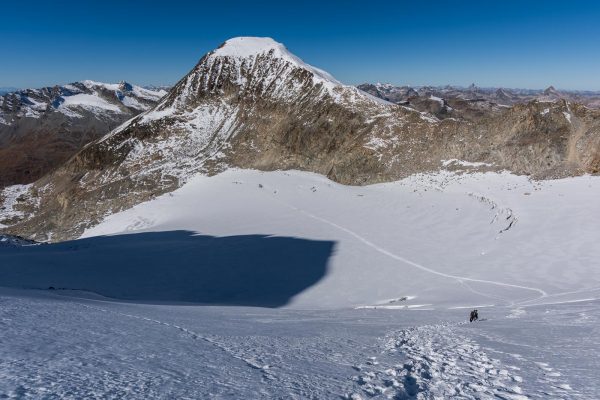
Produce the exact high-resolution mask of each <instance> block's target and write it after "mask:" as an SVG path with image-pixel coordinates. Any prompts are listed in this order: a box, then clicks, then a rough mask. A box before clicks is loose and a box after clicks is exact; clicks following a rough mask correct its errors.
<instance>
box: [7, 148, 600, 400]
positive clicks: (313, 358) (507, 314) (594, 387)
mask: <svg viewBox="0 0 600 400" xmlns="http://www.w3.org/2000/svg"><path fill="white" fill-rule="evenodd" d="M452 164H453V167H462V168H464V169H465V171H466V170H470V169H471V168H473V167H474V166H473V165H470V164H469V163H463V162H461V161H460V160H452ZM599 196H600V178H599V177H592V176H582V177H577V178H569V179H562V180H553V181H541V182H538V181H530V180H529V179H528V178H527V177H524V176H515V175H512V174H509V173H491V172H487V173H475V172H472V173H462V172H461V171H453V172H450V171H440V172H438V173H434V174H420V175H415V176H411V177H409V178H407V179H404V180H402V181H398V182H392V183H385V184H378V185H371V186H366V187H351V186H343V185H339V184H336V183H334V182H332V181H330V180H328V179H326V178H325V177H322V176H319V175H316V174H311V173H306V172H298V171H287V172H284V171H276V172H259V171H248V170H235V169H233V170H228V171H226V172H224V173H222V174H219V175H216V176H213V177H206V176H196V177H194V178H192V179H190V180H189V182H188V183H187V184H186V185H184V186H183V187H182V188H180V189H178V190H176V191H174V192H172V193H170V194H166V195H164V196H161V197H158V198H156V199H154V200H151V201H149V202H147V203H143V204H140V205H138V206H136V207H134V208H132V209H129V210H127V211H124V212H121V213H117V214H114V215H111V216H108V217H107V218H106V219H105V220H104V221H103V222H102V223H100V224H99V225H97V226H96V227H94V228H92V229H89V230H87V231H86V232H85V233H84V235H83V237H82V238H81V239H80V240H76V241H71V242H65V243H58V244H42V245H26V246H15V245H6V246H1V247H0V286H4V288H3V289H0V306H1V307H0V324H1V326H0V328H1V330H0V332H2V333H0V340H1V341H2V343H3V346H0V357H1V358H0V359H1V360H2V362H1V363H0V376H2V379H0V395H1V396H4V397H8V398H83V397H85V398H123V397H126V398H144V399H145V398H297V399H304V398H348V399H365V398H381V399H385V398H395V399H442V398H453V397H456V398H465V399H492V398H503V399H526V398H538V399H547V398H552V399H555V398H556V399H558V398H563V399H579V398H581V399H596V398H598V397H599V396H600V385H599V383H598V379H597V371H598V368H599V367H600V365H599V364H600V357H599V356H600V354H599V353H600V335H599V334H600V331H599V329H600V328H599V325H598V322H599V318H600V300H599V298H600V266H599V265H598V260H600V246H598V245H597V243H598V240H599V239H600V202H598V200H597V199H598V198H599ZM25 289H27V290H25ZM225 305H228V306H225ZM248 306H254V307H248ZM472 308H478V309H479V315H480V318H482V320H481V321H478V322H475V323H468V314H469V311H470V310H471V309H472Z"/></svg>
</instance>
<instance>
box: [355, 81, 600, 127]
mask: <svg viewBox="0 0 600 400" xmlns="http://www.w3.org/2000/svg"><path fill="white" fill-rule="evenodd" d="M358 88H359V89H361V90H364V91H365V92H367V93H369V94H371V95H373V96H376V97H379V98H381V99H384V100H387V101H390V102H392V103H396V104H402V105H406V106H411V107H414V108H416V109H418V110H421V111H427V112H431V113H433V114H435V115H436V117H438V118H442V119H443V118H449V117H458V116H462V117H467V118H468V116H469V115H470V114H471V113H470V112H469V111H474V110H477V109H481V108H482V104H481V103H485V104H484V105H483V106H484V107H492V106H494V105H497V106H513V105H515V104H525V103H528V102H531V101H534V100H537V101H540V102H552V101H559V100H566V101H569V102H574V103H579V104H582V105H584V106H586V107H590V108H596V109H598V108H600V92H594V91H562V90H561V91H558V90H556V89H555V88H554V87H553V86H550V87H548V88H547V89H545V90H535V89H507V88H480V87H477V86H475V85H474V84H473V85H471V86H468V87H466V88H465V87H457V86H418V87H411V86H394V85H391V84H389V83H376V84H371V83H363V84H361V85H358Z"/></svg>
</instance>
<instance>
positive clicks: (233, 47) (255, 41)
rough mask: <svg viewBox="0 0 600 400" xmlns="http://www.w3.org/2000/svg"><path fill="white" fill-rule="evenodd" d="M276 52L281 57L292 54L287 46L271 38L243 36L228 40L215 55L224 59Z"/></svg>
mask: <svg viewBox="0 0 600 400" xmlns="http://www.w3.org/2000/svg"><path fill="white" fill-rule="evenodd" d="M271 50H273V51H275V52H277V53H279V54H280V55H285V54H290V53H289V51H288V50H287V49H286V48H285V46H284V45H283V44H281V43H279V42H276V41H275V40H273V39H271V38H269V37H251V36H242V37H235V38H231V39H229V40H226V41H225V42H224V43H223V44H222V45H221V46H219V48H217V49H216V50H214V52H213V54H214V55H216V56H224V57H243V58H246V57H251V56H255V55H258V54H262V53H266V52H269V51H271Z"/></svg>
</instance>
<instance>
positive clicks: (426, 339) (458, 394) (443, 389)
mask: <svg viewBox="0 0 600 400" xmlns="http://www.w3.org/2000/svg"><path fill="white" fill-rule="evenodd" d="M461 325H465V324H464V323H462V324H458V325H450V324H440V325H426V326H421V327H416V328H410V329H403V330H400V331H398V332H393V333H391V334H389V335H388V336H386V337H385V339H384V345H383V347H384V351H383V352H384V353H386V354H387V355H395V354H398V353H399V355H404V356H405V357H406V361H405V362H404V363H401V364H395V365H383V364H380V362H379V361H377V357H370V358H369V359H368V360H366V362H365V364H364V365H360V366H356V368H355V369H357V370H359V371H360V372H361V375H358V376H355V377H353V380H354V381H355V382H357V384H358V385H359V387H360V388H361V393H360V394H359V393H354V394H353V395H352V396H350V398H351V399H359V398H362V397H363V396H365V397H369V398H389V399H392V398H393V399H446V398H460V399H497V398H499V399H507V400H521V399H529V398H539V399H546V398H552V399H573V398H579V397H581V394H580V393H578V392H577V391H575V390H573V388H572V387H571V386H570V385H569V384H568V383H566V382H564V381H563V380H562V379H561V373H560V372H558V371H556V370H555V369H554V368H552V367H550V366H549V365H548V363H545V362H533V361H529V360H526V359H524V357H522V356H520V355H517V354H514V355H512V356H513V357H514V358H516V359H518V360H519V361H520V363H521V364H523V363H525V364H527V365H528V366H529V370H528V371H527V373H528V376H530V377H531V375H533V376H535V377H536V378H537V379H536V380H537V381H538V383H541V384H542V387H543V389H538V390H537V391H535V392H533V393H524V391H523V389H522V388H521V386H522V383H523V378H522V377H521V376H520V375H519V370H520V369H521V368H519V367H517V366H514V365H506V366H505V365H502V362H501V361H500V360H498V359H495V358H493V357H491V356H489V355H488V354H487V351H486V350H485V349H483V348H482V347H480V346H479V345H478V344H477V343H476V342H474V341H473V340H471V339H470V338H468V337H467V336H465V335H463V334H462V333H461V332H460V326H461ZM396 358H398V356H397V357H396Z"/></svg>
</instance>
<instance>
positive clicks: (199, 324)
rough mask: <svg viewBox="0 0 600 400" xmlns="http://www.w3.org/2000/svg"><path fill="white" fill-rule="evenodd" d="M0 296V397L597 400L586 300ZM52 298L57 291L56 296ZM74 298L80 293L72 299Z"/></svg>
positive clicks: (9, 292)
mask: <svg viewBox="0 0 600 400" xmlns="http://www.w3.org/2000/svg"><path fill="white" fill-rule="evenodd" d="M58 293H60V291H31V290H30V291H23V290H13V289H0V304H1V305H2V307H1V308H0V340H2V344H3V345H2V346H0V359H2V363H0V376H2V379H0V396H2V397H6V398H66V399H71V398H78V399H79V398H93V399H101V398H102V399H104V398H130V399H150V398H161V399H162V398H179V399H184V398H185V399H198V398H211V399H225V398H228V399H231V398H235V399H258V398H260V399H281V398H289V399H336V398H338V399H369V398H372V399H432V400H433V399H439V398H460V399H492V398H501V399H524V398H532V399H597V398H598V394H599V393H600V386H599V381H598V379H597V371H598V368H600V364H599V360H600V357H598V348H599V343H598V337H599V335H598V334H599V328H598V321H599V320H600V307H598V305H599V304H600V303H599V302H598V301H596V302H582V303H570V304H561V305H556V306H537V307H527V308H525V309H522V310H521V313H520V316H517V317H516V318H512V317H511V318H508V316H511V315H513V312H510V309H505V308H502V307H501V308H495V309H490V310H485V311H482V310H480V311H481V316H482V317H485V318H486V319H487V321H483V322H479V323H473V324H468V323H466V324H465V323H464V321H465V318H466V317H467V314H468V310H444V311H416V312H415V311H400V312H399V311H392V310H351V309H346V310H320V311H301V310H300V311H299V310H290V309H266V308H241V307H195V306H194V307H186V306H173V305H170V306H169V305H163V306H157V305H146V304H131V303H118V302H114V301H106V300H105V299H101V298H98V297H97V296H96V297H92V298H87V299H86V298H77V297H71V296H68V297H66V296H60V295H58ZM63 294H66V292H65V293H63ZM71 295H72V296H81V295H82V294H81V293H72V294H71Z"/></svg>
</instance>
